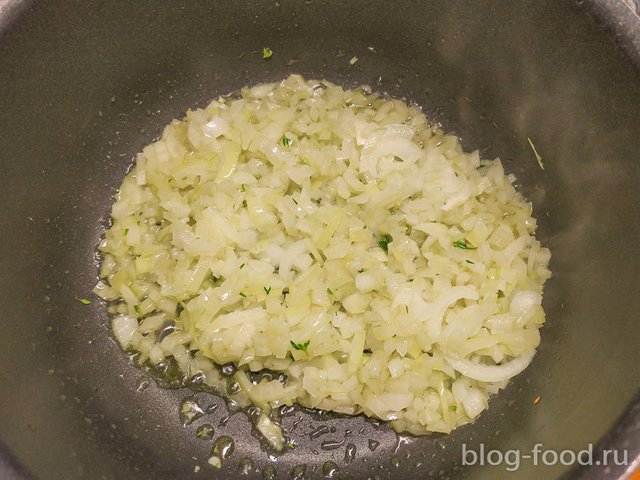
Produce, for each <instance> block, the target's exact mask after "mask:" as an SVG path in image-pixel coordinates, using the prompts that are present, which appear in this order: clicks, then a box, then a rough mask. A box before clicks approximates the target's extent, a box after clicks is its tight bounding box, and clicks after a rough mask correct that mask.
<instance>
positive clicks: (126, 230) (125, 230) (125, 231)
mask: <svg viewBox="0 0 640 480" xmlns="http://www.w3.org/2000/svg"><path fill="white" fill-rule="evenodd" d="M127 233H129V229H128V228H125V229H124V236H125V237H126V236H127Z"/></svg>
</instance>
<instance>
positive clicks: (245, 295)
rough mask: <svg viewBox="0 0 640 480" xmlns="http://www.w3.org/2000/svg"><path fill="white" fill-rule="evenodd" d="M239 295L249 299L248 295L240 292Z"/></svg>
mask: <svg viewBox="0 0 640 480" xmlns="http://www.w3.org/2000/svg"><path fill="white" fill-rule="evenodd" d="M238 295H240V296H241V297H244V298H247V294H246V293H244V292H240V293H239V294H238Z"/></svg>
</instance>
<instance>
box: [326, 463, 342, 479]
mask: <svg viewBox="0 0 640 480" xmlns="http://www.w3.org/2000/svg"><path fill="white" fill-rule="evenodd" d="M338 470H339V468H338V465H337V464H336V463H335V462H332V461H331V460H329V461H326V462H324V463H323V464H322V474H323V475H324V476H325V477H327V478H335V477H336V475H338Z"/></svg>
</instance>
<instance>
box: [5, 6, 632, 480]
mask: <svg viewBox="0 0 640 480" xmlns="http://www.w3.org/2000/svg"><path fill="white" fill-rule="evenodd" d="M18 3H20V2H16V1H9V2H4V6H2V5H0V19H2V21H3V22H4V24H3V27H5V28H4V33H3V34H2V36H1V37H0V162H1V163H0V165H1V173H2V174H1V175H0V206H1V211H0V240H1V241H0V311H1V312H2V313H1V314H0V440H1V442H0V443H3V444H4V446H3V447H0V459H1V461H0V472H2V474H3V475H4V476H3V477H2V478H23V477H25V476H27V477H28V478H35V479H40V480H54V479H65V480H67V479H74V478H86V479H91V480H93V479H127V480H137V479H158V480H164V479H167V480H169V479H171V480H174V479H191V478H194V479H203V478H237V477H239V476H240V469H241V468H243V467H246V466H247V465H248V464H249V461H248V460H246V459H250V461H251V465H252V467H251V468H250V469H249V475H248V477H250V478H262V477H263V475H265V478H269V477H268V475H269V473H270V470H269V468H273V469H274V471H275V475H276V477H277V478H292V476H293V475H295V473H296V472H297V473H300V472H301V470H302V467H298V466H300V465H306V470H305V475H306V477H307V478H322V477H323V476H324V475H325V473H328V470H329V467H331V465H330V464H327V465H328V466H327V465H325V462H327V461H332V462H334V463H335V464H336V465H337V467H338V468H339V472H338V473H337V475H336V476H335V477H334V478H339V477H338V476H339V475H343V476H344V477H345V478H349V476H350V478H354V479H365V478H368V477H372V478H376V475H377V476H378V478H404V479H409V478H411V479H419V478H462V479H486V478H492V479H502V478H522V479H534V478H535V479H539V478H546V479H552V478H560V477H561V476H563V475H569V474H570V473H571V474H573V473H576V472H577V470H576V469H575V468H574V466H564V465H555V466H548V467H544V466H538V467H534V466H533V465H532V463H531V462H530V461H526V460H523V461H522V463H521V465H520V466H519V469H518V470H517V471H516V472H508V471H507V470H506V465H505V464H501V465H497V466H494V467H491V466H480V465H475V466H463V465H462V461H463V458H462V455H461V452H462V445H463V444H466V448H470V449H475V450H478V449H479V448H480V445H481V444H484V445H485V448H486V449H500V450H502V451H503V452H504V451H507V450H519V451H521V453H522V454H523V455H524V454H526V453H527V452H529V451H530V450H531V449H532V448H533V447H534V445H535V444H537V443H541V444H542V445H543V446H544V448H545V449H556V450H561V449H572V450H575V451H578V450H581V449H583V448H585V446H586V445H588V444H589V443H596V442H598V441H599V440H601V439H602V438H603V436H604V435H605V434H606V433H607V432H608V431H610V429H611V428H612V427H613V426H614V424H615V423H616V421H617V420H618V418H619V417H620V415H622V414H623V412H624V411H625V409H626V408H627V406H628V405H630V402H631V401H632V398H633V396H634V394H635V392H636V391H637V388H638V384H639V380H640V371H639V365H640V354H639V350H640V349H639V345H640V342H639V339H640V318H639V315H638V311H639V309H640V301H639V297H638V294H639V293H640V279H639V273H638V272H640V201H639V195H638V193H639V189H638V183H639V182H640V162H639V156H640V108H639V107H640V77H639V73H638V70H637V69H635V68H634V67H633V65H632V62H631V61H630V60H629V59H628V57H627V56H625V54H623V51H622V50H621V49H619V47H618V46H617V44H616V42H615V40H614V39H613V38H612V36H611V35H610V34H609V31H608V30H607V29H606V28H604V27H602V26H600V23H599V21H598V20H597V19H596V18H594V17H592V16H591V15H589V14H588V13H587V10H586V9H585V7H584V6H582V5H578V4H574V3H572V2H570V1H559V0H545V1H533V0H532V1H519V2H511V1H501V0H477V1H473V2H468V1H445V0H438V1H435V0H434V1H411V2H409V1H400V2H386V1H372V0H368V1H346V0H345V1H320V0H312V1H292V0H277V1H276V0H269V1H251V2H247V1H209V2H205V1H197V2H195V1H194V2H176V1H168V0H167V1H142V0H140V1H134V2H125V1H109V2H97V1H82V2H81V1H64V2H46V1H44V2H37V3H35V4H34V5H32V6H30V7H29V8H27V9H26V10H25V11H24V12H22V14H21V15H20V16H15V15H13V14H12V12H13V13H15V12H16V11H17V10H13V11H11V12H10V11H9V10H8V9H10V8H13V7H15V6H16V4H18ZM18 7H19V5H18ZM3 8H4V9H5V10H3ZM7 12H8V13H7ZM3 15H4V16H3ZM14 17H15V18H14ZM9 19H11V20H14V22H13V24H12V25H11V26H9V25H8V21H9ZM264 46H268V47H270V48H271V49H272V50H273V51H274V55H273V57H272V58H271V59H270V60H268V61H265V60H263V59H262V57H261V51H262V47H264ZM354 56H356V57H357V58H358V61H357V63H355V65H351V64H350V59H351V58H352V57H354ZM290 73H300V74H303V75H305V76H306V77H309V78H317V79H321V78H326V79H328V80H331V81H333V82H337V83H340V84H343V85H345V86H355V85H358V84H368V85H371V86H372V87H373V88H374V89H377V90H382V91H385V92H387V93H389V94H390V95H393V96H397V97H406V98H407V99H408V100H411V101H414V102H417V103H418V104H420V105H421V106H423V107H424V109H425V111H426V112H427V113H428V114H429V115H431V116H432V118H433V119H435V120H436V121H438V122H441V123H442V125H443V126H444V127H445V128H447V129H448V130H450V131H453V132H455V133H456V134H458V135H459V136H460V137H461V138H462V139H463V143H464V145H465V147H466V148H467V149H480V150H481V152H482V154H483V155H484V156H487V157H495V156H500V157H501V158H502V160H503V161H504V163H505V165H506V170H507V171H508V172H511V173H515V174H516V175H517V177H518V183H519V185H521V189H522V191H523V192H524V193H525V194H526V195H527V197H528V198H529V199H530V200H532V201H533V203H534V209H535V213H536V216H537V218H538V220H539V225H540V226H539V233H538V235H539V238H540V239H541V241H542V242H543V243H544V244H545V245H546V246H548V247H549V248H551V250H552V252H553V258H552V264H551V268H552V270H553V274H554V276H553V278H552V280H551V281H549V282H548V284H547V291H546V295H545V302H544V303H545V308H546V310H547V313H548V322H547V325H546V326H545V328H544V329H543V335H542V336H543V341H542V345H541V346H540V349H539V353H538V355H537V356H536V358H535V361H534V362H533V364H532V365H531V367H530V368H529V369H528V370H527V371H526V372H525V373H524V374H522V375H520V376H519V377H518V378H517V379H516V380H515V381H513V382H512V383H511V384H510V385H509V386H508V388H507V389H506V390H505V391H504V392H502V393H501V394H500V395H499V396H497V397H495V398H493V399H492V400H491V404H490V410H489V411H488V412H485V413H484V414H483V415H482V416H481V417H480V418H479V420H478V421H477V422H476V423H475V424H474V425H470V426H466V427H464V428H461V429H459V430H457V431H455V432H454V433H453V434H451V435H449V436H440V435H433V436H428V437H423V438H418V439H414V438H404V437H398V436H397V435H396V434H395V433H393V431H392V430H391V429H390V428H389V427H388V426H386V425H382V426H377V425H375V424H373V423H371V422H367V421H365V419H364V418H361V417H358V418H344V417H339V416H336V415H318V414H312V413H305V412H301V411H295V412H293V413H292V414H291V415H289V416H287V417H285V419H284V424H285V426H286V427H288V429H289V432H290V434H291V437H292V438H293V440H294V441H295V442H296V444H297V447H296V448H295V449H293V450H292V451H289V452H288V453H286V454H284V455H282V456H279V457H278V458H277V459H270V458H269V456H268V454H267V453H265V452H264V451H263V450H262V449H261V447H260V442H259V440H258V438H256V437H255V436H254V435H253V434H252V432H251V428H250V426H249V422H248V421H247V420H246V418H245V417H244V415H243V414H242V413H238V414H235V415H232V416H231V417H230V418H229V419H228V420H226V422H225V418H224V417H225V416H226V415H227V412H226V410H225V407H224V402H222V401H221V400H220V399H219V398H216V397H214V396H211V395H207V394H203V393H198V394H197V397H198V398H199V399H200V401H201V402H202V403H203V404H204V405H205V406H212V405H215V404H217V405H219V407H218V408H217V410H216V411H215V412H213V413H211V414H209V415H207V416H205V417H204V418H202V419H201V420H199V421H198V422H196V423H194V424H192V425H190V426H188V427H183V426H182V425H181V422H180V420H179V416H178V408H179V404H180V402H181V400H182V399H184V398H185V397H186V396H188V395H193V392H190V391H188V390H185V389H182V390H166V389H161V388H159V387H157V386H156V385H155V384H154V383H153V382H151V384H150V385H149V386H148V387H147V388H144V384H145V381H146V379H147V376H146V375H145V374H144V373H143V372H141V371H140V370H138V369H136V368H135V367H133V366H132V365H131V364H130V362H129V360H128V358H127V357H126V356H125V355H124V354H123V353H122V352H121V351H120V349H119V347H118V346H117V345H116V343H115V342H114V341H113V339H112V337H111V333H110V329H109V326H108V319H107V315H106V312H105V306H104V304H103V303H102V302H100V301H98V300H97V299H96V298H95V297H93V296H92V295H91V293H90V291H91V289H92V288H93V286H94V284H95V282H96V274H97V266H96V257H95V252H96V245H97V243H98V241H99V239H100V237H101V235H102V233H103V230H104V226H105V225H106V224H107V222H108V217H109V211H110V205H111V203H112V199H113V195H114V193H115V191H116V189H117V188H118V186H119V184H120V182H121V181H122V179H123V177H124V175H125V173H126V172H127V169H128V168H129V167H130V166H131V163H132V159H133V157H134V155H135V153H136V152H138V151H139V150H140V149H141V147H143V146H144V145H145V144H147V143H149V142H151V141H153V139H155V138H156V137H157V136H158V135H159V134H160V132H161V131H162V127H163V126H164V125H165V124H166V123H168V122H169V121H170V120H171V119H173V118H176V117H181V116H183V115H184V113H185V111H186V109H187V108H189V107H193V106H203V105H205V104H206V103H207V101H208V100H209V99H211V98H213V97H215V96H217V95H219V94H224V93H228V92H232V91H234V90H237V89H238V88H240V87H242V86H244V85H247V84H254V83H258V82H265V81H275V80H279V79H282V78H284V77H285V76H287V75H288V74H290ZM527 137H530V138H531V139H532V140H533V141H534V142H535V145H536V147H537V148H538V150H539V152H540V153H541V154H542V156H543V158H544V161H545V170H544V171H542V170H541V169H540V167H539V166H538V164H537V162H536V160H535V157H534V156H533V154H532V152H531V150H530V147H529V145H528V142H527ZM78 298H90V299H92V300H93V303H92V304H91V305H87V306H85V305H83V304H81V303H80V302H79V301H78V300H77V299H78ZM537 396H540V401H539V403H537V404H534V399H535V398H536V397H537ZM205 422H206V423H211V424H213V425H214V427H215V429H216V436H215V438H217V437H218V436H220V435H229V436H231V437H232V438H233V439H234V440H235V452H234V453H233V455H232V456H231V457H230V458H229V459H228V460H227V461H226V462H225V463H224V464H223V466H222V469H221V470H216V469H214V468H213V467H212V466H210V465H208V464H207V462H206V460H207V458H208V456H209V451H210V448H211V443H212V441H211V440H209V441H205V440H202V439H198V438H196V436H195V435H194V431H195V428H196V427H197V426H198V425H199V424H201V423H205ZM221 423H223V424H224V425H221ZM631 426H632V425H631V424H630V423H629V422H627V423H626V424H624V425H622V427H628V428H627V430H625V431H627V433H626V435H627V436H626V437H623V440H625V439H626V440H627V441H628V442H627V444H626V445H627V447H626V448H628V449H629V455H630V457H633V456H634V455H635V454H637V447H638V434H637V431H635V433H633V432H634V431H633V429H631ZM318 429H320V430H318ZM325 430H326V433H324V434H321V435H320V436H313V435H310V434H311V433H312V432H313V431H316V432H320V433H322V432H323V431H325ZM628 431H631V432H632V433H628ZM633 435H635V437H634V436H633ZM312 437H313V438H312ZM618 440H620V436H619V435H618V436H617V437H616V438H613V439H612V440H611V441H618ZM634 441H635V442H636V443H633V442H634ZM324 442H329V443H324ZM375 442H377V443H379V445H378V446H377V448H375V449H374V448H373V447H374V446H376V443H375ZM335 444H337V445H338V447H337V448H333V449H327V446H335ZM349 444H352V445H353V446H355V449H356V455H355V459H354V460H353V461H352V462H350V463H348V462H346V461H345V451H346V450H347V447H348V446H349V448H351V446H350V445H349ZM323 446H324V448H323ZM634 452H635V453H634ZM631 459H632V458H630V459H629V460H631ZM323 465H324V467H325V470H324V472H323ZM196 467H199V468H200V470H199V471H198V472H196V471H195V470H197V468H196ZM296 467H298V469H297V470H295V472H294V473H292V472H293V471H294V469H295V468H296ZM265 469H266V470H265ZM624 469H625V467H615V466H614V467H613V468H612V470H611V471H612V472H613V473H612V475H614V474H615V475H618V474H620V472H622V471H623V470H624ZM602 471H603V470H602V469H600V470H598V472H600V473H601V472H602ZM594 475H595V474H594ZM603 475H604V474H603ZM593 478H602V477H593Z"/></svg>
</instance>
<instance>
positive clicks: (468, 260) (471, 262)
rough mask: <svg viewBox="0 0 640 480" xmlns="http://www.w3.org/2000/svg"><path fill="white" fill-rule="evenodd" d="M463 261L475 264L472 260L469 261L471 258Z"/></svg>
mask: <svg viewBox="0 0 640 480" xmlns="http://www.w3.org/2000/svg"><path fill="white" fill-rule="evenodd" d="M465 262H467V263H470V264H471V265H475V264H476V262H472V261H471V260H469V259H467V260H465Z"/></svg>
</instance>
